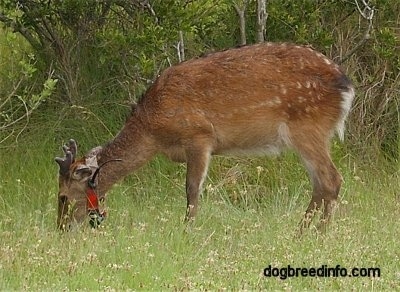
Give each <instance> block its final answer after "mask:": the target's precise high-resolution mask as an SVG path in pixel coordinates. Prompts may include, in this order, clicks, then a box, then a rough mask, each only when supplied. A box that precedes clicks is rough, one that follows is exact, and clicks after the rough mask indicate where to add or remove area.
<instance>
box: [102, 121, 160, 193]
mask: <svg viewBox="0 0 400 292" xmlns="http://www.w3.org/2000/svg"><path fill="white" fill-rule="evenodd" d="M155 153H156V147H155V144H154V142H153V139H152V137H151V136H150V135H149V134H147V133H146V131H145V130H144V128H143V127H142V125H141V123H138V122H136V121H133V119H131V120H130V121H128V122H127V123H126V124H125V126H124V128H123V129H122V130H121V131H120V133H119V134H118V135H117V136H116V137H115V138H114V139H113V140H111V141H110V142H108V143H107V144H106V145H105V146H104V147H103V149H102V151H101V152H100V153H99V155H98V164H99V165H101V164H103V163H104V162H107V161H109V160H112V159H121V161H119V162H112V163H108V164H107V165H105V166H104V168H102V170H101V173H100V175H99V180H98V192H99V195H100V196H104V195H105V193H106V192H107V191H108V190H109V189H110V188H111V187H112V186H113V185H114V184H115V183H117V182H118V181H119V180H121V179H123V178H124V177H125V176H127V175H128V174H129V173H131V172H133V171H135V170H137V169H138V168H140V167H141V166H142V165H144V164H145V163H146V162H148V161H149V160H150V159H151V158H152V157H153V156H154V154H155Z"/></svg>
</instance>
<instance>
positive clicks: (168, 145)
mask: <svg viewBox="0 0 400 292" xmlns="http://www.w3.org/2000/svg"><path fill="white" fill-rule="evenodd" d="M353 96H354V91H353V88H352V85H351V82H350V81H349V79H348V78H347V77H346V76H345V75H344V73H343V72H342V71H341V69H340V68H339V67H338V66H337V65H336V64H334V63H333V62H332V61H330V60H328V59H327V58H326V57H324V56H323V55H322V54H319V53H317V52H315V51H313V50H311V49H310V48H306V47H300V46H295V45H289V44H273V43H266V44H258V45H253V46H247V47H240V48H236V49H231V50H227V51H223V52H218V53H213V54H210V55H208V56H206V57H202V58H199V59H193V60H190V61H187V62H184V63H181V64H179V65H176V66H173V67H170V68H168V69H166V70H165V71H164V72H163V73H162V74H161V75H160V77H159V78H158V79H157V80H156V81H155V82H154V84H153V85H152V86H151V87H150V88H149V89H148V90H147V92H146V93H145V95H144V96H143V97H142V98H141V100H140V101H139V102H138V104H137V105H136V106H135V107H133V110H132V114H131V116H130V117H129V118H128V120H127V121H126V123H125V125H124V127H123V129H122V130H121V132H120V133H119V134H118V135H117V136H116V138H115V139H114V140H113V141H111V142H110V143H108V144H107V145H106V146H105V147H104V148H103V149H102V151H100V152H99V153H98V154H97V158H98V162H99V164H101V163H102V162H105V161H107V160H109V159H114V158H121V159H122V160H123V162H122V163H114V164H111V163H110V164H108V165H107V166H105V167H104V170H102V173H101V175H100V177H99V181H98V186H99V193H100V194H101V196H104V195H105V193H106V192H107V191H108V190H109V189H110V188H111V187H112V185H113V184H115V183H116V182H117V181H118V180H120V179H121V178H123V177H124V176H125V175H127V174H129V173H130V172H132V171H134V170H136V169H138V168H139V167H140V166H142V165H143V164H144V163H146V162H147V161H149V160H150V159H151V158H152V157H153V156H154V155H155V154H156V153H163V154H165V155H167V156H168V157H170V158H171V159H172V160H174V161H184V162H186V164H187V178H186V193H187V208H188V211H187V218H188V219H191V218H194V216H195V214H196V210H197V206H198V197H199V193H200V191H201V185H202V182H203V180H204V178H205V176H206V173H207V168H208V163H209V160H210V157H211V155H214V154H221V155H224V154H268V153H277V152H279V151H281V150H283V149H285V148H291V149H294V150H295V151H296V152H297V153H298V154H299V155H300V156H301V158H302V159H303V161H304V163H305V166H306V168H307V170H308V172H309V174H310V179H311V182H312V184H313V196H312V200H311V202H310V205H309V207H308V209H307V211H306V217H305V220H304V221H303V223H302V225H304V226H306V225H307V224H308V221H309V220H308V219H309V217H310V216H311V214H312V213H313V211H314V210H315V209H320V208H321V207H323V208H324V215H323V219H324V220H327V219H328V218H329V215H330V211H331V209H332V204H333V202H334V201H335V200H336V199H337V196H338V193H339V189H340V185H341V177H340V174H339V173H338V171H337V170H336V168H335V166H334V165H333V163H332V161H331V158H330V155H329V141H330V139H331V137H332V136H333V133H334V131H335V129H336V130H338V132H339V133H340V132H341V131H342V125H343V123H344V119H345V118H346V116H347V114H348V111H349V108H350V105H351V101H352V98H353ZM60 179H61V180H62V177H61V178H60ZM64 189H66V190H64V191H63V193H70V192H69V191H68V186H67V187H65V188H64ZM70 196H71V195H69V197H70ZM69 197H68V198H69ZM78 221H79V220H78Z"/></svg>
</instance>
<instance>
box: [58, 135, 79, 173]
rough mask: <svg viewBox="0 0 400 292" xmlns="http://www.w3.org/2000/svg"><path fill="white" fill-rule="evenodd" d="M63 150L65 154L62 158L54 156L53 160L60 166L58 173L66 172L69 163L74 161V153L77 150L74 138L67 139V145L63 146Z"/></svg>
mask: <svg viewBox="0 0 400 292" xmlns="http://www.w3.org/2000/svg"><path fill="white" fill-rule="evenodd" d="M63 151H64V153H65V156H64V157H63V158H61V157H56V159H55V161H56V162H57V163H58V165H59V166H60V175H65V174H67V173H68V171H69V168H70V166H71V164H72V163H73V162H74V161H75V157H76V153H77V152H78V147H77V145H76V142H75V140H73V139H71V140H69V142H68V146H67V145H64V146H63Z"/></svg>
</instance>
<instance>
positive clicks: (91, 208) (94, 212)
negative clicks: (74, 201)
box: [86, 187, 107, 228]
mask: <svg viewBox="0 0 400 292" xmlns="http://www.w3.org/2000/svg"><path fill="white" fill-rule="evenodd" d="M86 209H87V213H88V215H89V217H90V220H89V223H90V225H91V226H92V227H93V228H96V227H98V226H99V225H100V223H101V222H103V220H104V219H105V218H106V215H107V214H106V211H102V212H100V208H99V196H98V195H97V193H96V191H95V189H94V188H93V187H88V188H87V190H86Z"/></svg>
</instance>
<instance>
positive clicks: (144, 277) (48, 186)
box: [0, 127, 400, 291]
mask: <svg viewBox="0 0 400 292" xmlns="http://www.w3.org/2000/svg"><path fill="white" fill-rule="evenodd" d="M51 129H52V128H51V127H50V128H49V129H47V130H46V133H47V134H46V135H43V136H42V139H40V140H39V139H37V137H38V136H37V134H35V133H34V132H33V133H32V136H30V135H29V134H27V135H26V136H25V138H24V140H23V141H22V140H20V142H18V143H17V144H16V145H14V146H13V147H12V148H8V149H2V150H0V151H1V152H0V155H1V166H0V180H1V181H0V206H1V210H2V211H1V212H0V238H1V240H0V290H34V291H35V290H52V291H56V290H165V289H168V290H190V289H196V290H223V289H228V290H260V289H268V290H333V289H337V290H339V289H340V290H344V291H348V290H357V291H361V290H362V291H365V290H375V291H381V290H394V289H396V288H398V285H399V283H400V266H399V260H400V251H399V249H398V246H399V245H398V239H399V231H400V220H399V214H400V193H399V189H400V185H399V176H398V173H397V174H386V173H385V172H384V171H382V172H380V173H374V172H373V171H365V170H363V168H359V167H358V166H357V162H356V161H355V160H354V159H351V158H346V159H335V160H336V162H337V164H338V166H339V168H340V170H341V172H342V174H343V176H344V181H345V183H344V185H343V188H342V192H341V200H340V206H339V210H338V211H337V213H336V215H335V218H334V221H333V222H332V224H331V226H330V229H329V230H328V231H327V233H325V234H319V233H316V232H315V231H314V228H311V229H310V231H308V232H307V233H306V234H305V235H304V236H303V237H302V238H301V239H295V231H296V227H297V224H298V222H299V220H300V218H301V216H302V214H303V211H304V209H305V207H306V205H307V204H308V200H309V196H310V185H309V183H308V179H307V177H306V174H305V172H304V170H303V168H302V166H301V165H300V163H299V162H298V160H297V158H295V156H294V155H293V154H287V155H285V156H283V157H279V158H272V159H271V158H257V159H244V158H240V159H232V158H228V159H226V158H216V159H214V160H213V162H212V165H211V169H210V173H209V177H208V179H207V181H206V183H205V190H204V192H203V197H202V199H201V207H200V210H199V214H198V217H197V218H196V221H195V222H194V223H193V224H192V225H190V226H188V227H187V226H186V225H185V224H183V216H184V212H185V205H186V201H185V195H184V175H185V167H184V165H179V164H173V163H170V162H167V161H166V160H165V159H163V158H157V159H155V160H154V161H152V162H151V163H150V164H149V165H148V166H146V167H144V168H143V169H142V170H140V171H139V172H137V173H136V174H134V175H132V176H131V177H129V178H127V179H125V180H124V181H123V182H122V183H121V184H119V185H117V186H115V187H114V188H113V190H112V191H111V193H110V194H109V197H108V198H109V199H108V207H109V218H108V219H107V220H106V221H105V223H104V225H102V226H101V228H99V229H98V230H92V229H89V228H88V227H87V226H86V225H85V226H84V227H83V228H81V229H79V230H75V231H72V232H69V233H65V234H62V233H60V232H58V231H57V230H56V229H55V222H56V193H57V165H56V164H55V163H54V162H53V157H54V156H55V155H58V154H60V149H59V145H58V141H56V142H55V141H53V140H52V135H53V134H54V133H53V132H52V131H51ZM38 131H40V130H38ZM46 137H47V138H46ZM68 138H69V137H66V139H68ZM84 143H86V142H84ZM92 146H93V145H92ZM336 146H337V145H336ZM336 146H335V150H336V148H337V147H338V146H337V147H336ZM89 147H90V146H88V147H87V148H86V149H84V150H87V149H88V148H89ZM82 150H83V149H82ZM335 152H339V151H335ZM339 156H342V155H339V154H338V155H337V157H339ZM270 264H271V265H272V266H274V267H278V268H282V267H286V266H287V265H290V266H292V267H306V268H310V267H315V268H318V267H320V266H322V265H328V266H330V267H335V266H336V265H340V266H341V267H345V268H348V269H350V268H352V267H379V268H380V269H381V277H380V278H350V277H344V278H339V277H338V278H322V277H312V278H310V277H308V278H307V277H297V278H288V279H286V280H281V279H279V278H266V277H264V276H263V269H264V268H265V267H267V266H268V265H270Z"/></svg>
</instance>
